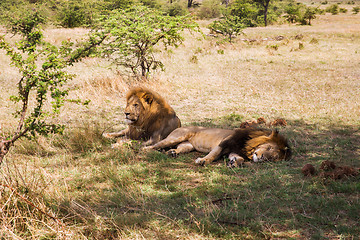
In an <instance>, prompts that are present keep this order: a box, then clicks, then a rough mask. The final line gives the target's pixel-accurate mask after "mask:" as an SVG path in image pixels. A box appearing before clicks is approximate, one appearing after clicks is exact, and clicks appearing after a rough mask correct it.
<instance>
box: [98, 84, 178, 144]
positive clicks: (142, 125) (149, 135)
mask: <svg viewBox="0 0 360 240" xmlns="http://www.w3.org/2000/svg"><path fill="white" fill-rule="evenodd" d="M125 122H126V123H127V124H128V125H129V126H128V128H126V129H124V130H122V131H120V132H114V133H104V134H103V136H104V137H106V138H116V137H121V136H125V137H126V138H130V139H132V140H146V142H145V143H143V145H144V146H147V145H151V144H155V143H157V142H159V141H160V140H162V139H164V138H166V137H167V136H168V135H169V133H171V132H172V131H173V130H174V129H176V128H178V127H180V126H181V122H180V119H179V118H178V117H177V116H176V114H175V111H174V109H172V108H171V107H170V105H169V104H168V103H167V102H166V101H165V100H164V99H163V98H162V97H161V96H160V95H159V94H157V93H155V92H153V91H151V90H149V89H146V88H144V87H136V88H133V89H131V90H130V91H129V92H128V93H127V95H126V108H125ZM115 146H116V145H115Z"/></svg>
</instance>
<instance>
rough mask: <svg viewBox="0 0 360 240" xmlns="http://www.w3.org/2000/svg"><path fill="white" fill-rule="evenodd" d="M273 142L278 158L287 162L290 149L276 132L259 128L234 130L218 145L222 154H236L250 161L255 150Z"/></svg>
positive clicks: (283, 138) (284, 139)
mask: <svg viewBox="0 0 360 240" xmlns="http://www.w3.org/2000/svg"><path fill="white" fill-rule="evenodd" d="M269 142H273V143H275V144H277V145H278V146H279V149H280V158H279V159H284V160H289V159H290V157H291V149H290V147H289V144H288V142H287V140H286V138H285V137H283V136H281V135H280V134H278V131H277V130H268V129H260V128H246V129H236V130H235V132H234V134H232V135H231V136H230V137H228V138H227V139H225V140H224V141H222V142H221V143H220V147H221V148H222V149H223V150H222V154H229V153H231V152H233V153H236V154H238V155H240V156H241V157H243V158H244V159H246V160H251V158H252V155H253V153H254V151H255V149H256V148H257V147H258V146H260V145H261V144H264V143H269Z"/></svg>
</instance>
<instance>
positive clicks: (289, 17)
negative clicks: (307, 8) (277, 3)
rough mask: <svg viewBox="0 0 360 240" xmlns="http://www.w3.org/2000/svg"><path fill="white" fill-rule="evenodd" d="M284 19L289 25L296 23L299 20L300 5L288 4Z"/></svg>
mask: <svg viewBox="0 0 360 240" xmlns="http://www.w3.org/2000/svg"><path fill="white" fill-rule="evenodd" d="M285 13H286V14H285V19H286V21H288V22H289V23H296V22H298V21H299V19H300V18H301V13H300V5H296V4H292V3H290V4H289V5H288V6H286V7H285Z"/></svg>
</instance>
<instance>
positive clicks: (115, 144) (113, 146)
mask: <svg viewBox="0 0 360 240" xmlns="http://www.w3.org/2000/svg"><path fill="white" fill-rule="evenodd" d="M122 146H123V143H119V142H117V143H114V144H111V148H114V149H119V148H121V147H122Z"/></svg>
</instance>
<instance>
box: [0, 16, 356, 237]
mask: <svg viewBox="0 0 360 240" xmlns="http://www.w3.org/2000/svg"><path fill="white" fill-rule="evenodd" d="M200 24H201V25H202V26H205V25H206V24H207V22H200ZM1 31H3V29H2V30H1ZM86 32H87V31H86V30H84V29H73V30H64V29H48V30H47V31H46V38H47V39H49V41H50V42H53V43H55V44H57V43H60V42H61V41H62V40H64V39H66V38H68V37H69V36H71V38H72V39H80V38H81V37H82V36H83V35H84V34H85V33H86ZM204 32H205V33H206V32H207V30H206V29H204ZM245 33H246V35H243V36H239V37H238V38H237V39H236V41H235V43H233V44H231V45H230V44H228V43H223V42H222V41H221V38H213V37H209V36H206V37H205V39H203V38H202V37H201V36H200V35H197V34H194V35H192V34H188V33H186V40H185V42H184V45H182V46H180V47H178V48H176V49H171V50H169V51H162V52H158V53H157V56H158V57H159V58H160V59H161V60H162V61H163V63H164V64H165V67H166V71H165V72H157V73H155V74H154V75H153V76H152V78H151V79H150V80H149V81H148V82H146V83H143V84H144V85H146V86H148V87H150V88H152V89H154V90H156V91H158V92H159V93H161V95H162V96H163V97H165V98H166V99H167V100H168V101H169V102H170V104H171V105H172V106H173V107H174V109H175V110H176V112H177V114H178V116H179V117H180V119H181V120H182V122H183V123H184V124H191V123H193V122H197V123H200V124H209V123H210V124H215V125H221V126H225V125H226V126H227V125H231V126H235V125H236V123H237V122H236V121H238V120H239V119H240V120H247V119H251V118H256V117H260V116H263V117H265V119H271V120H272V119H274V118H284V119H286V120H287V121H288V123H289V126H288V127H286V128H284V129H282V130H283V132H285V134H286V135H287V136H288V137H289V138H290V142H291V144H292V146H293V148H294V158H293V161H292V162H291V163H283V164H279V165H261V166H256V167H254V168H245V169H237V170H229V169H226V167H223V166H222V163H221V164H218V165H215V166H211V167H208V168H198V167H195V166H194V165H193V159H195V158H196V156H195V155H196V153H194V154H190V155H187V156H184V157H180V158H178V159H176V160H169V159H168V158H167V157H166V156H165V155H162V154H160V153H154V154H153V155H150V156H145V155H143V154H141V153H139V152H138V149H136V148H135V150H129V149H122V150H119V151H115V150H111V149H110V148H109V145H110V144H109V142H107V141H106V140H104V139H102V138H101V133H102V131H104V130H107V129H110V128H112V129H120V128H123V127H124V125H122V123H121V122H122V116H123V113H122V111H123V109H124V105H125V99H124V95H125V92H126V91H127V90H128V89H129V87H131V86H133V85H135V84H139V83H132V82H131V81H130V80H129V79H128V78H126V77H124V76H120V75H119V74H118V73H117V71H116V70H115V69H114V67H113V66H112V65H111V64H110V63H109V62H107V61H104V60H101V59H93V58H88V59H85V60H84V61H83V62H81V63H78V64H76V65H75V66H74V67H72V68H71V69H69V71H70V72H72V73H77V77H76V78H75V79H74V81H72V82H71V83H69V86H70V87H71V88H72V91H71V97H74V98H77V97H80V98H82V99H90V100H91V103H90V105H89V106H88V108H85V107H82V106H77V105H74V104H68V105H66V106H65V108H64V111H63V112H62V113H61V115H60V117H59V119H58V120H59V122H63V123H66V124H67V125H68V129H67V131H66V133H65V135H64V136H60V137H58V136H53V137H49V138H38V139H37V140H36V141H32V142H31V141H27V140H23V141H20V142H18V143H17V144H16V146H14V148H13V150H12V151H11V152H10V154H9V155H8V156H7V158H6V162H5V163H4V164H3V165H2V166H1V173H0V174H1V182H0V183H1V184H2V185H0V210H1V211H0V219H1V221H0V222H1V224H0V238H5V239H6V238H10V239H40V238H54V239H112V238H117V239H179V238H180V239H217V238H224V239H239V238H248V239H260V238H295V239H299V238H304V239H306V238H310V237H314V238H316V237H318V238H321V237H328V238H329V239H340V238H344V237H345V238H346V237H348V238H349V239H351V238H355V237H356V236H357V235H358V234H359V232H358V230H356V229H359V225H358V222H356V221H355V220H357V219H358V216H355V215H354V212H356V211H358V210H359V208H357V207H356V206H358V203H359V194H358V192H359V189H358V186H357V187H356V185H355V183H354V182H353V181H352V180H351V179H350V180H345V181H344V182H340V183H336V182H335V183H327V182H323V181H322V180H319V179H304V178H303V177H302V176H301V174H300V172H299V171H298V168H299V167H301V166H302V165H304V163H307V162H310V163H313V164H314V165H317V164H319V162H320V161H322V160H324V159H331V160H335V161H337V162H344V163H347V164H350V165H355V166H358V167H359V165H358V159H359V155H360V152H359V148H358V146H359V127H360V121H359V116H358V115H359V113H360V103H359V102H360V101H359V96H360V81H359V79H360V66H359V59H360V15H359V14H358V15H351V14H350V13H348V14H340V15H336V16H332V15H324V16H320V17H319V18H318V19H316V20H314V21H313V26H295V25H281V26H269V27H267V28H253V29H246V30H245ZM277 36H283V37H284V38H283V39H282V40H280V41H277V40H275V37H277ZM194 56H196V57H194ZM194 59H197V61H194ZM0 63H1V64H0V85H1V91H0V106H1V111H0V131H1V132H2V131H8V130H9V129H11V127H14V125H15V123H16V122H15V120H14V119H13V118H12V117H11V115H9V114H10V113H11V112H13V109H14V107H13V105H12V103H11V102H10V101H9V100H8V99H9V96H10V95H12V94H14V93H15V92H16V82H17V78H18V74H17V72H16V71H15V70H14V69H12V68H10V67H9V66H8V64H9V61H8V59H7V57H6V56H4V55H3V53H1V54H0ZM224 119H225V120H226V121H233V122H234V123H228V122H226V123H225V120H224ZM220 162H221V161H220ZM357 179H358V178H357ZM7 186H13V189H10V188H9V187H7ZM264 186H265V187H264ZM20 196H24V197H25V198H26V199H28V200H29V201H31V202H32V203H33V204H34V205H36V206H37V207H39V209H40V210H39V209H36V208H34V207H32V206H30V205H29V204H27V203H26V201H25V200H23V199H22V198H21V197H20ZM275 204H276V205H277V206H278V207H277V208H276V209H274V210H270V209H272V206H274V205H275ZM329 209H332V210H333V211H330V210H329ZM46 213H47V214H48V215H47V214H46ZM49 216H54V217H55V218H51V217H49ZM318 219H320V220H318ZM335 221H337V225H336V224H335V226H333V225H332V224H333V223H334V222H335ZM354 229H355V230H354ZM356 231H357V232H356Z"/></svg>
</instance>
